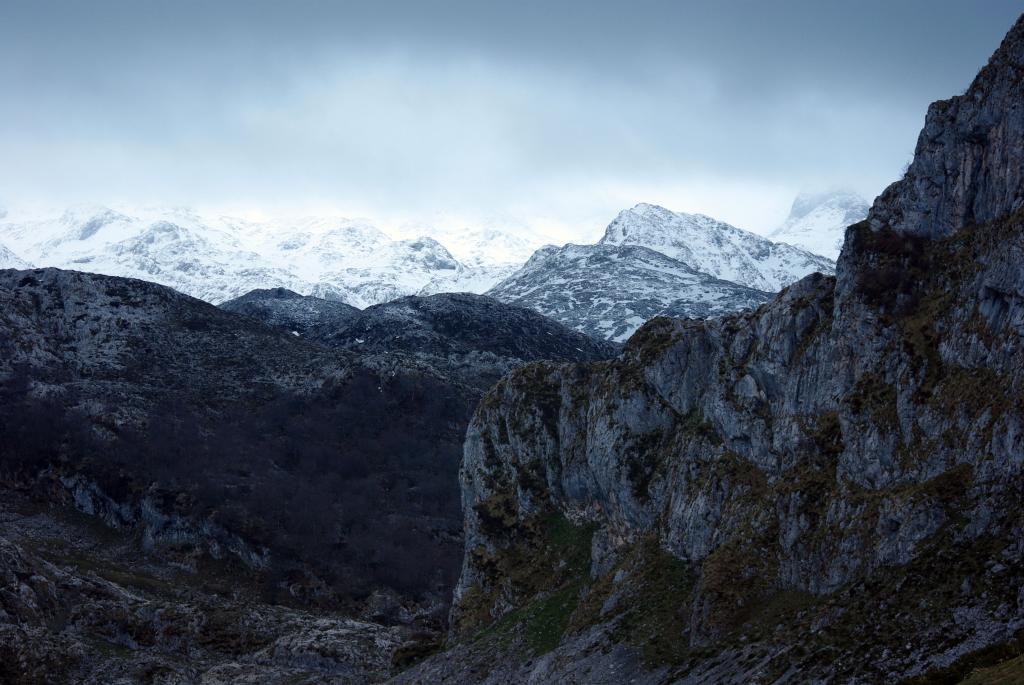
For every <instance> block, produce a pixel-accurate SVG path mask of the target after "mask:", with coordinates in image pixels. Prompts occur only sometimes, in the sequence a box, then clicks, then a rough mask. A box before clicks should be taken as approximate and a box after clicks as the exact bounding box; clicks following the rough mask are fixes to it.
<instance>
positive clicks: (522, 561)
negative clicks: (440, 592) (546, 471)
mask: <svg viewBox="0 0 1024 685" xmlns="http://www.w3.org/2000/svg"><path fill="white" fill-rule="evenodd" d="M593 532H594V527H593V526H592V525H590V524H586V525H577V524H574V523H573V522H571V521H569V520H568V519H567V518H565V517H564V516H562V515H561V514H557V513H551V514H548V515H546V516H542V517H535V518H534V519H531V520H530V521H527V522H523V523H521V524H520V529H519V530H518V534H517V535H516V536H515V543H514V544H513V546H512V547H510V548H507V549H503V550H499V551H498V552H497V553H496V554H486V553H485V552H484V551H475V552H474V553H476V554H479V558H478V559H477V566H478V568H482V569H486V575H487V576H488V577H489V578H492V579H498V580H500V579H506V580H507V581H508V588H510V589H511V591H512V594H513V595H514V596H515V597H518V598H519V599H520V600H521V601H520V602H517V604H519V608H518V609H516V610H514V611H511V612H509V613H507V614H506V615H504V616H502V617H501V618H500V619H498V620H497V621H496V622H493V623H491V613H490V612H491V610H492V608H493V607H494V605H495V603H496V601H497V600H498V598H499V595H500V591H499V589H498V588H489V589H481V588H474V589H473V590H471V591H470V592H469V593H467V594H466V595H465V596H464V597H463V598H462V600H461V601H460V602H459V605H458V607H457V614H458V624H457V626H456V628H457V629H458V630H459V632H460V633H462V634H463V635H465V634H472V633H473V632H475V631H477V632H476V635H475V637H474V638H473V639H474V641H479V640H487V639H497V640H498V641H499V642H500V643H501V644H502V645H504V646H510V645H513V644H515V643H520V644H522V645H523V646H524V647H525V648H526V649H527V650H528V651H529V652H530V653H531V654H534V655H540V654H544V653H546V652H548V651H550V650H551V649H553V648H554V647H555V646H556V645H557V644H558V642H559V640H561V638H562V636H563V635H564V634H565V631H566V628H567V627H568V625H569V618H570V616H572V614H573V612H574V611H575V610H576V606H577V604H578V602H579V597H580V593H581V592H582V591H583V589H584V587H585V586H586V584H587V582H588V581H589V577H590V546H591V538H592V537H593ZM501 596H503V595H501ZM488 623H491V625H489V626H488V625H487V624H488Z"/></svg>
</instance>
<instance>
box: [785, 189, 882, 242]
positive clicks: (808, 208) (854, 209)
mask: <svg viewBox="0 0 1024 685" xmlns="http://www.w3.org/2000/svg"><path fill="white" fill-rule="evenodd" d="M867 215H868V202H867V200H865V199H864V198H863V197H861V196H860V195H858V194H857V193H854V192H851V191H848V190H839V191H833V192H828V193H817V194H813V193H801V194H800V195H798V196H797V198H796V199H795V200H794V201H793V208H792V209H791V210H790V212H789V217H788V218H787V219H786V221H785V222H783V224H782V225H781V226H779V227H778V228H776V229H775V230H774V231H772V232H771V233H769V234H768V237H769V238H771V239H772V240H775V241H778V242H782V243H789V244H790V245H796V246H798V247H802V248H803V249H805V250H809V251H810V252H813V253H814V254H819V255H824V256H825V257H828V258H829V259H838V258H839V251H840V250H841V249H842V247H843V238H844V236H845V234H846V227H847V226H850V225H851V224H855V223H857V222H858V221H861V220H862V219H864V217H866V216H867Z"/></svg>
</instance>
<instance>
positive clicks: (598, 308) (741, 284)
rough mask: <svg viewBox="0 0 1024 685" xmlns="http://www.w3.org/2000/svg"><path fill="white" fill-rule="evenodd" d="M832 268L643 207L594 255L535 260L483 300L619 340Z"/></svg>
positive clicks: (728, 229) (549, 251) (578, 249)
mask: <svg viewBox="0 0 1024 685" xmlns="http://www.w3.org/2000/svg"><path fill="white" fill-rule="evenodd" d="M816 271H818V272H822V273H826V274H830V273H833V272H834V271H835V262H833V261H832V260H830V259H828V258H826V257H821V256H819V255H815V254H811V253H810V252H807V251H805V250H802V249H800V248H797V247H793V246H792V245H787V244H784V243H776V242H773V241H771V240H768V239H767V238H764V237H761V236H758V235H756V234H754V233H750V232H748V231H744V230H742V229H739V228H736V227H735V226H731V225H729V224H727V223H724V222H722V221H718V220H716V219H713V218H711V217H709V216H704V215H702V214H684V213H681V212H672V211H670V210H668V209H665V208H664V207H659V206H657V205H651V204H639V205H637V206H635V207H633V208H632V209H628V210H625V211H623V212H620V213H619V215H618V216H617V217H616V218H615V220H614V221H612V222H611V224H609V225H608V228H607V229H606V230H605V234H604V237H603V238H601V240H600V241H599V242H598V243H597V244H595V245H572V244H570V245H566V246H564V247H561V248H557V247H547V248H543V249H541V250H538V251H537V252H536V253H535V254H534V255H533V257H531V258H530V261H529V262H527V263H526V265H525V266H523V268H522V269H520V270H519V271H517V272H516V273H515V274H513V275H512V276H510V277H509V278H507V279H505V280H504V281H502V282H501V283H499V284H497V285H496V286H494V287H493V288H491V289H490V290H489V291H487V294H488V295H491V296H493V297H496V298H498V299H499V300H502V301H505V302H510V303H515V304H521V305H524V306H527V307H532V308H534V309H536V310H537V311H539V312H541V313H543V314H546V315H548V316H550V317H552V318H554V319H556V320H558V321H561V322H562V323H564V324H566V325H568V326H571V327H573V328H576V329H577V330H580V331H584V332H586V333H590V334H591V335H595V336H598V337H604V338H608V339H611V340H618V341H621V340H625V339H626V338H628V337H629V336H630V335H632V334H633V331H635V330H636V329H637V328H639V327H640V325H641V324H643V323H644V322H645V321H647V320H648V319H650V318H652V317H654V316H657V315H659V314H666V315H670V316H685V317H692V318H698V317H699V318H703V317H708V316H715V315H719V314H725V313H727V312H731V311H736V310H738V309H746V308H749V307H754V306H757V305H758V304H760V303H762V302H764V301H766V300H767V299H769V297H770V295H769V293H770V292H774V291H778V290H781V289H782V288H784V287H785V286H787V285H789V284H790V283H793V282H795V281H797V280H799V279H800V278H802V277H804V276H806V275H807V274H810V273H814V272H816Z"/></svg>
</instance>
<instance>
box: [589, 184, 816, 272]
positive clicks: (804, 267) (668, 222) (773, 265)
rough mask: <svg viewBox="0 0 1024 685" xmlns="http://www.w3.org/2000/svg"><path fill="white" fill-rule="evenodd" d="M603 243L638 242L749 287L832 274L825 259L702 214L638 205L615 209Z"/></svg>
mask: <svg viewBox="0 0 1024 685" xmlns="http://www.w3.org/2000/svg"><path fill="white" fill-rule="evenodd" d="M600 243H601V244H605V245H641V246H643V247H647V248H650V249H652V250H656V251H658V252H661V253H662V254H664V255H667V256H669V257H671V258H672V259H675V260H677V261H679V262H682V263H684V264H686V265H687V266H689V267H690V268H692V269H694V270H696V271H700V272H703V273H706V274H710V275H711V276H714V277H715V278H720V279H724V280H727V281H732V282H734V283H738V284H740V285H744V286H747V287H748V288H756V289H758V290H764V291H778V290H781V289H782V288H784V287H786V286H787V285H789V284H790V283H793V282H795V281H797V280H799V279H801V278H803V277H804V276H806V275H807V274H810V273H814V272H815V271H820V272H823V273H826V274H831V273H834V271H835V263H834V262H833V261H832V260H830V259H827V258H824V257H821V256H818V255H815V254H811V253H810V252H807V251H805V250H802V249H800V248H798V247H794V246H792V245H787V244H784V243H776V242H773V241H771V240H768V239H767V238H763V237H761V236H759V235H756V234H754V233H751V232H749V231H744V230H742V229H739V228H736V227H735V226H732V225H730V224H727V223H725V222H724V221H719V220H717V219H714V218H712V217H709V216H706V215H704V214H686V213H683V212H673V211H671V210H668V209H665V208H664V207H659V206H658V205H652V204H646V203H642V204H638V205H637V206H635V207H633V208H632V209H627V210H624V211H622V212H620V213H619V215H618V216H617V217H615V220H614V221H612V223H611V224H609V225H608V228H607V229H605V234H604V237H603V238H601V241H600Z"/></svg>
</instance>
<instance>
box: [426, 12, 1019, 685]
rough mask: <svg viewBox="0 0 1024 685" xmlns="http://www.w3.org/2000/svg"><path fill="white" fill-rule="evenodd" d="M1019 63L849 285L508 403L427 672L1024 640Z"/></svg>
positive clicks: (928, 162) (876, 226)
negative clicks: (447, 645) (447, 618)
mask: <svg viewBox="0 0 1024 685" xmlns="http://www.w3.org/2000/svg"><path fill="white" fill-rule="evenodd" d="M1022 63H1024V22H1022V21H1019V22H1018V24H1017V25H1016V26H1015V27H1014V28H1013V29H1012V30H1011V32H1010V33H1009V35H1008V36H1007V38H1006V40H1005V41H1004V43H1003V45H1002V46H1001V47H1000V48H999V50H998V51H997V52H996V54H995V55H994V56H993V58H992V60H991V62H990V63H989V65H988V66H987V67H986V68H985V69H983V70H982V72H981V73H980V74H979V76H978V78H977V79H976V81H975V82H974V84H973V85H972V86H971V88H970V89H969V90H968V91H967V92H966V93H965V94H964V95H963V96H960V97H958V98H953V99H952V100H949V101H945V102H941V103H936V104H935V105H933V106H932V108H931V109H930V111H929V115H928V122H927V124H926V126H925V130H924V132H923V133H922V135H921V139H920V141H919V143H918V149H917V154H916V158H915V161H914V163H913V164H912V165H911V167H910V169H909V171H908V173H907V176H906V178H904V179H903V180H902V181H900V182H898V183H896V184H894V185H893V186H891V187H890V188H889V189H888V190H887V191H886V192H885V193H884V194H883V195H882V196H881V197H880V198H879V199H878V200H877V201H876V204H875V206H874V207H873V209H872V211H871V215H870V217H869V219H868V220H867V221H865V222H862V223H860V224H856V225H854V226H851V227H850V228H849V229H848V233H847V240H846V245H845V248H844V251H843V254H842V256H841V258H840V261H839V268H838V272H837V276H836V277H835V278H829V277H825V276H821V275H812V276H809V277H807V278H805V279H804V280H802V281H800V282H799V283H797V284H795V285H793V286H791V287H790V288H788V289H787V290H785V291H783V293H781V294H780V295H779V296H778V297H777V298H776V299H774V300H773V301H772V302H770V303H768V304H766V305H763V306H762V307H760V308H759V309H758V310H756V311H754V312H748V313H743V314H739V315H735V316H731V317H726V318H722V319H712V320H707V321H692V320H691V321H688V320H671V319H656V320H654V321H652V322H650V323H649V324H647V325H646V326H644V327H643V328H641V329H640V330H639V331H638V332H637V333H636V334H635V335H634V337H633V338H632V339H631V340H630V341H629V343H628V344H627V347H626V350H625V352H624V354H623V355H622V356H621V357H620V358H619V359H617V360H615V361H611V362H601V363H597V364H589V365H568V364H562V365H553V364H545V365H533V366H529V367H526V368H524V369H520V370H519V371H517V372H514V373H513V374H511V375H510V376H509V377H507V378H506V379H505V380H504V381H502V382H501V383H500V384H499V385H498V386H497V387H496V388H494V390H492V391H491V393H490V394H489V395H488V396H487V397H486V398H485V399H484V401H483V402H482V404H481V405H480V407H479V408H478V410H477V413H476V415H475V417H474V419H473V421H472V423H471V425H470V427H469V431H468V434H467V439H466V444H465V454H464V462H463V466H462V471H461V478H462V486H463V509H464V513H465V535H466V552H465V559H464V564H463V571H462V577H461V580H460V582H459V585H458V587H457V590H456V595H455V607H454V609H453V626H454V627H453V640H454V643H455V646H454V647H453V648H452V649H451V650H450V651H449V652H448V654H446V655H444V656H442V657H437V658H435V659H433V660H431V661H428V662H427V663H426V664H424V665H423V666H421V667H420V669H419V670H418V671H414V672H412V673H410V674H409V675H408V676H407V678H408V680H410V681H416V680H417V678H423V679H426V680H430V679H435V680H446V679H447V680H449V681H461V680H467V681H469V680H471V681H474V682H477V681H487V682H509V681H513V682H514V681H526V680H529V681H530V682H565V681H573V679H576V680H579V681H581V682H583V681H586V682H621V681H622V680H623V679H626V678H636V679H637V680H636V682H718V683H727V682H737V683H740V682H743V683H746V682H765V683H767V682H815V681H821V682H824V681H829V682H880V681H896V680H899V679H901V678H905V677H913V676H917V675H920V674H922V673H925V672H927V671H929V670H930V669H934V668H940V667H946V668H949V669H952V670H950V671H949V672H950V673H952V672H954V671H955V670H956V669H957V668H959V666H958V664H961V663H965V662H963V661H962V657H963V656H964V655H965V654H968V653H974V652H976V651H977V650H979V649H981V648H985V647H987V646H989V647H990V646H991V645H996V644H1003V645H1010V646H1004V647H1000V648H991V647H990V649H989V651H988V652H984V653H983V654H982V655H981V656H978V655H975V657H974V658H976V659H980V658H982V657H984V658H995V657H994V656H992V655H993V654H995V655H998V654H1001V653H1003V652H999V651H998V650H999V649H1003V650H1004V651H1005V650H1010V652H1012V651H1013V650H1014V649H1018V648H1019V644H1018V643H1017V642H1015V641H1016V640H1019V635H1020V631H1021V629H1022V628H1024V591H1022V590H1021V587H1022V581H1024V569H1022V561H1021V560H1022V555H1024V542H1022V540H1024V531H1022V520H1021V514H1020V502H1021V501H1024V492H1022V477H1021V470H1022V466H1024V402H1022V400H1021V397H1022V390H1024V348H1022V342H1024V338H1022V334H1024V214H1022V213H1021V212H1019V211H1018V210H1019V209H1020V205H1021V201H1020V198H1022V197H1024V175H1022V171H1021V170H1022V169H1024V119H1022V103H1024V91H1022V90H1021V88H1020V83H1019V77H1020V75H1021V74H1022V73H1024V72H1022V71H1021V69H1022V68H1021V64H1022ZM1012 645H1018V646H1017V647H1013V646H1012ZM496 653H501V654H502V655H503V657H504V658H503V660H497V659H495V658H494V655H495V654H496ZM510 655H512V656H510ZM514 655H519V656H520V657H521V658H519V659H518V660H517V659H516V658H515V657H514ZM985 655H988V656H985ZM499 663H500V665H495V664H499ZM472 669H476V670H472ZM470 674H471V675H470ZM954 682H955V681H954Z"/></svg>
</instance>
